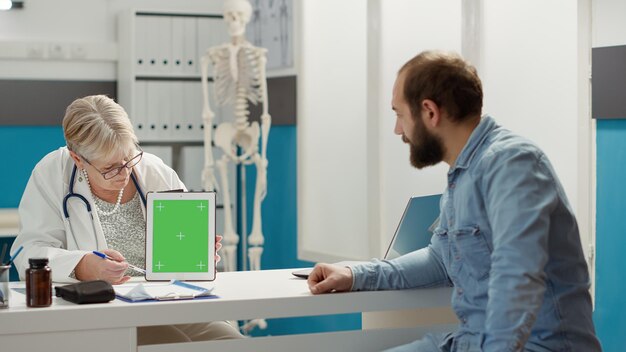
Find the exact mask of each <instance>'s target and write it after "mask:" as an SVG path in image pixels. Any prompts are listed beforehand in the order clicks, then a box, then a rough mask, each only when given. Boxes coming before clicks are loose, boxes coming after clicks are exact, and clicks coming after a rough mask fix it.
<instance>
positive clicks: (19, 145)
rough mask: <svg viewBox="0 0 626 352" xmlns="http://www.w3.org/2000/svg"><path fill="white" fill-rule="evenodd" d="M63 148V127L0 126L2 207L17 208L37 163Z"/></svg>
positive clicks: (0, 204) (0, 190)
mask: <svg viewBox="0 0 626 352" xmlns="http://www.w3.org/2000/svg"><path fill="white" fill-rule="evenodd" d="M64 145H65V139H63V130H62V129H61V127H60V126H38V127H0V150H4V152H3V156H2V159H3V160H2V163H3V166H2V168H0V170H2V171H1V172H0V195H1V196H0V208H17V206H18V205H19V203H20V199H21V198H22V193H23V192H24V188H25V187H26V183H27V182H28V178H29V177H30V174H31V171H33V167H35V164H37V162H38V161H39V160H40V159H41V158H43V157H44V156H45V155H46V154H48V153H49V152H51V151H53V150H54V149H57V148H59V147H61V146H64Z"/></svg>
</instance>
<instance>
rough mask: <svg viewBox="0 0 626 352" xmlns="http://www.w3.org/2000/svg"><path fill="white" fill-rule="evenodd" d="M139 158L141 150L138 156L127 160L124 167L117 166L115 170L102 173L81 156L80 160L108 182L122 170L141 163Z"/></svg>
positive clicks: (141, 153)
mask: <svg viewBox="0 0 626 352" xmlns="http://www.w3.org/2000/svg"><path fill="white" fill-rule="evenodd" d="M141 157H143V150H142V151H141V152H139V154H137V155H135V156H134V157H132V158H131V159H130V160H128V161H127V162H126V163H125V164H124V165H122V166H118V167H116V168H113V169H110V170H107V171H104V172H103V171H100V170H98V168H97V167H95V166H93V164H92V163H90V162H89V160H87V158H85V157H84V156H82V155H81V158H83V160H85V162H86V163H87V164H89V165H91V167H93V168H94V169H96V171H98V172H99V173H100V175H102V177H103V178H104V179H105V180H110V179H112V178H113V177H115V176H117V175H119V174H120V172H122V170H123V169H124V168H127V169H132V168H133V167H134V166H135V165H137V164H138V163H139V162H140V161H141Z"/></svg>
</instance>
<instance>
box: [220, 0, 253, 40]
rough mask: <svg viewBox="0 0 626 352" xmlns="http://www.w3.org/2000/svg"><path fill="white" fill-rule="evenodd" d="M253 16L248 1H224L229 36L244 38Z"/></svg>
mask: <svg viewBox="0 0 626 352" xmlns="http://www.w3.org/2000/svg"><path fill="white" fill-rule="evenodd" d="M251 16H252V6H251V5H250V3H249V2H248V0H226V1H224V20H225V21H226V23H227V24H228V34H230V36H231V37H241V36H243V34H244V33H245V32H246V24H247V23H248V22H249V21H250V17H251Z"/></svg>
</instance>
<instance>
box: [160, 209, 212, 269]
mask: <svg viewBox="0 0 626 352" xmlns="http://www.w3.org/2000/svg"><path fill="white" fill-rule="evenodd" d="M153 206H154V208H153V214H154V215H153V231H152V232H153V243H152V246H153V247H152V249H153V255H152V270H153V271H154V272H155V273H158V272H162V273H168V272H169V273H172V272H207V271H208V259H209V225H210V224H209V204H208V201H207V200H157V201H154V203H153Z"/></svg>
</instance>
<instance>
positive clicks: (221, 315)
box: [0, 269, 451, 352]
mask: <svg viewBox="0 0 626 352" xmlns="http://www.w3.org/2000/svg"><path fill="white" fill-rule="evenodd" d="M291 271H292V270H291V269H289V270H266V271H257V272H230V273H218V276H217V280H216V281H215V285H216V290H215V293H216V294H217V295H219V296H220V297H221V298H219V299H209V300H190V301H178V302H148V303H126V302H122V301H119V300H114V301H112V302H110V303H106V304H91V305H75V304H72V303H69V302H66V301H64V300H61V299H57V298H56V297H55V298H54V302H53V305H52V306H51V307H48V308H27V307H26V305H25V299H24V296H23V295H20V294H18V293H16V292H15V291H12V292H11V293H12V296H11V306H10V308H9V309H6V310H0V346H1V349H2V350H3V351H37V350H41V351H89V352H97V351H102V352H111V351H143V352H157V351H162V352H165V351H168V352H169V351H208V350H215V351H224V352H226V351H295V350H297V351H298V352H306V351H316V352H318V351H377V350H380V349H383V348H386V347H389V346H394V345H397V344H399V343H404V342H409V341H412V340H415V339H417V338H418V337H420V336H421V335H422V334H423V333H424V332H426V331H448V330H450V328H451V327H450V325H449V324H445V325H437V326H431V327H427V328H424V327H412V328H396V329H372V330H357V331H346V332H333V333H323V334H304V335H302V334H301V335H286V336H271V337H259V338H250V339H243V340H229V341H207V342H193V343H184V344H176V345H175V346H173V345H150V346H140V347H139V348H137V343H136V341H137V337H136V327H137V326H149V325H167V324H181V323H198V322H206V321H213V320H244V319H252V318H278V317H296V316H313V315H325V314H342V313H354V312H380V311H398V310H412V309H418V308H430V309H432V308H433V307H435V308H436V307H448V306H449V304H450V294H451V291H450V290H449V289H423V290H410V291H378V292H350V293H337V294H326V295H318V296H313V295H311V294H310V293H309V290H308V287H307V285H306V281H305V280H302V279H297V278H295V277H293V276H292V275H291V274H290V273H291ZM197 284H199V285H202V284H203V283H197ZM12 285H13V286H14V287H19V286H20V285H21V286H22V287H23V283H12ZM434 318H436V317H434Z"/></svg>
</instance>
